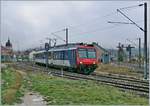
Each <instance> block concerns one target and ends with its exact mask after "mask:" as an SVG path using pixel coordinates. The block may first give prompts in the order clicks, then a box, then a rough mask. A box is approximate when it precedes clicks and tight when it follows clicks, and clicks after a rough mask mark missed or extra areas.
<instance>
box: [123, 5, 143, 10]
mask: <svg viewBox="0 0 150 106" xmlns="http://www.w3.org/2000/svg"><path fill="white" fill-rule="evenodd" d="M143 5H144V4H139V5H133V6H127V7H123V8H120V10H123V9H131V8H135V7H139V6H143Z"/></svg>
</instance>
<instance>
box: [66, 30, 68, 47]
mask: <svg viewBox="0 0 150 106" xmlns="http://www.w3.org/2000/svg"><path fill="white" fill-rule="evenodd" d="M66 45H68V28H66Z"/></svg>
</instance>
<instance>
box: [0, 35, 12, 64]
mask: <svg viewBox="0 0 150 106" xmlns="http://www.w3.org/2000/svg"><path fill="white" fill-rule="evenodd" d="M1 61H2V62H10V61H13V49H12V44H11V42H10V40H9V38H8V41H7V42H6V44H5V46H2V45H1Z"/></svg>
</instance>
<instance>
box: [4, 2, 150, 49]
mask: <svg viewBox="0 0 150 106" xmlns="http://www.w3.org/2000/svg"><path fill="white" fill-rule="evenodd" d="M141 3H144V2H140V1H20V2H19V1H3V2H1V44H2V45H5V42H6V41H7V39H8V37H9V38H10V40H11V42H12V44H13V49H15V50H18V49H19V50H23V49H27V48H33V47H39V46H40V45H42V44H44V42H46V41H48V40H46V37H50V38H55V36H53V35H51V33H52V32H56V31H59V30H63V29H64V28H66V27H67V28H68V29H69V42H87V43H91V42H98V43H99V44H100V45H101V46H103V47H104V48H116V46H117V45H118V42H121V43H124V44H127V43H130V42H129V41H127V40H126V39H131V40H132V41H133V42H135V43H137V44H138V41H137V40H136V38H138V37H141V38H142V40H143V36H144V35H143V32H142V31H141V30H139V29H138V28H137V27H136V26H135V25H132V24H110V23H108V21H115V22H116V21H117V22H130V21H129V20H127V19H126V18H125V17H124V16H122V15H121V14H120V13H119V12H117V11H116V9H119V8H123V7H128V6H134V5H138V4H141ZM148 8H149V7H148ZM122 12H123V13H125V14H126V15H127V16H129V17H130V18H131V19H132V20H134V21H135V22H136V23H137V24H138V25H139V26H141V27H142V28H143V23H144V21H143V20H144V18H143V6H142V7H134V8H128V9H123V10H122ZM55 34H56V35H59V36H60V37H61V38H63V39H65V31H61V32H58V33H55ZM62 43H64V42H63V41H62V40H60V39H58V40H57V44H62Z"/></svg>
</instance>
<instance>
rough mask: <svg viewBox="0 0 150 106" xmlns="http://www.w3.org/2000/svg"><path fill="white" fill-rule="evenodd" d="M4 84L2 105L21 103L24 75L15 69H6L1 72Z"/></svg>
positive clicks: (2, 87)
mask: <svg viewBox="0 0 150 106" xmlns="http://www.w3.org/2000/svg"><path fill="white" fill-rule="evenodd" d="M1 72H2V73H1V77H2V81H3V84H2V86H1V94H2V104H10V105H12V104H13V103H15V102H20V101H21V100H20V97H21V96H23V93H22V90H21V85H22V75H21V74H20V73H19V72H17V71H15V70H14V69H13V68H10V67H8V68H5V69H2V71H1Z"/></svg>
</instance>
